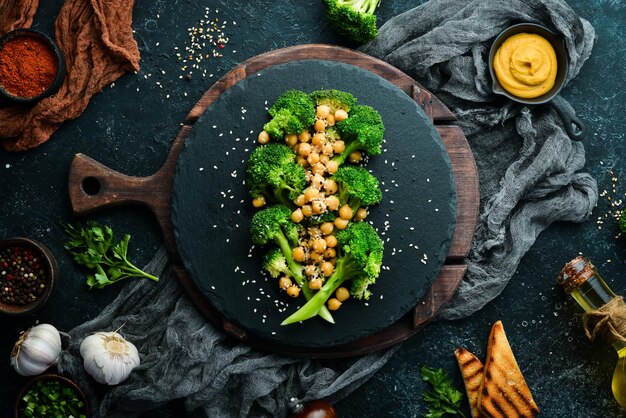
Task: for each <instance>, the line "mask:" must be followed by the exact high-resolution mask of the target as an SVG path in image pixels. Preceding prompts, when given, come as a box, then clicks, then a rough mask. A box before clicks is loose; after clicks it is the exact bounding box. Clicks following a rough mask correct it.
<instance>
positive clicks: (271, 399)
mask: <svg viewBox="0 0 626 418" xmlns="http://www.w3.org/2000/svg"><path fill="white" fill-rule="evenodd" d="M145 270H146V271H147V272H149V273H151V274H154V275H156V276H159V277H160V281H159V283H158V284H155V283H154V282H151V281H147V280H136V281H135V282H133V283H129V284H127V285H126V286H125V287H124V288H123V289H122V291H121V292H120V294H119V296H118V297H117V298H116V299H115V300H114V301H113V302H112V303H111V304H110V305H109V306H107V308H105V309H104V311H102V312H101V313H100V314H99V315H98V317H96V318H94V319H93V320H91V321H89V322H86V323H84V324H82V325H79V326H78V327H76V328H74V329H73V330H72V331H70V333H69V334H70V336H71V340H70V341H71V342H70V346H69V347H68V348H67V349H66V350H64V351H63V352H62V354H61V358H60V359H59V362H58V369H59V371H60V372H61V373H67V374H69V375H71V376H72V377H73V378H74V379H76V381H77V382H78V383H79V385H80V386H81V388H83V389H85V390H86V392H87V396H88V397H90V399H92V404H94V405H96V411H94V412H95V416H97V417H103V418H117V417H119V418H130V417H134V416H137V415H138V414H139V413H140V412H145V411H149V410H151V409H154V408H157V407H159V406H162V405H164V404H165V403H167V402H168V401H171V400H174V399H179V398H185V406H186V408H187V410H188V411H189V413H190V414H193V416H203V417H210V418H220V417H242V418H244V417H284V416H286V414H287V409H288V408H287V402H289V399H290V398H291V397H293V396H295V397H298V398H299V399H302V400H304V401H306V400H311V399H321V398H325V399H328V400H330V401H338V400H339V399H341V398H343V397H345V396H347V395H348V394H349V393H350V392H352V391H353V390H354V389H356V388H357V387H359V386H360V385H362V384H363V383H364V382H365V381H366V380H367V379H369V378H370V377H371V376H372V375H373V374H374V373H375V372H376V371H377V370H378V369H380V368H381V367H382V366H383V365H384V364H385V363H386V362H387V360H388V359H389V358H390V357H391V356H392V355H393V353H394V352H395V350H394V349H391V350H384V351H381V352H378V353H373V354H370V355H366V356H363V357H360V358H358V359H353V360H349V361H347V360H342V361H337V362H324V363H322V362H320V361H316V360H302V359H295V358H289V357H282V356H278V355H273V354H267V353H263V352H259V351H256V350H254V349H252V348H251V347H250V346H248V345H245V344H238V343H237V342H236V341H235V340H234V339H232V338H231V337H229V336H227V335H226V334H225V333H223V332H222V331H221V330H218V329H216V328H215V327H213V326H212V325H211V324H210V323H208V322H207V321H206V319H205V318H204V317H203V316H202V315H201V314H200V312H198V310H197V309H196V308H195V307H194V306H193V303H192V302H191V301H190V300H189V298H188V297H187V296H186V294H185V292H184V291H183V289H182V287H181V286H180V284H179V283H178V280H177V278H176V276H175V275H174V273H173V271H172V270H171V268H170V266H169V260H168V257H167V253H166V252H165V250H164V249H163V248H162V249H161V250H160V251H159V252H158V253H157V254H156V255H155V257H154V258H153V259H152V261H150V263H149V264H148V266H146V268H145ZM120 327H121V329H120V331H119V332H120V333H121V334H122V335H123V336H124V337H125V338H126V339H128V340H129V341H131V342H132V343H133V344H135V345H136V347H137V349H138V350H139V353H140V359H141V365H140V366H139V367H138V368H137V369H135V370H134V371H133V372H132V373H131V374H130V377H129V378H128V380H127V381H125V382H124V383H122V384H120V385H118V386H114V387H111V388H110V389H109V390H108V391H106V393H105V394H104V396H101V392H102V390H101V388H99V387H98V385H96V384H94V381H93V379H91V378H90V377H89V376H88V375H87V374H86V372H85V370H84V368H83V361H82V358H81V356H80V343H81V342H82V340H83V339H84V338H85V337H86V336H87V335H90V334H92V333H94V332H97V331H100V330H115V329H117V328H120Z"/></svg>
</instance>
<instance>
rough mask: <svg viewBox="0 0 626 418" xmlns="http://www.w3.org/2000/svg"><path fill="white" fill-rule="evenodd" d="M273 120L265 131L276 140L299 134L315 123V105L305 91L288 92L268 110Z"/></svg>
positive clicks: (265, 126)
mask: <svg viewBox="0 0 626 418" xmlns="http://www.w3.org/2000/svg"><path fill="white" fill-rule="evenodd" d="M268 112H269V114H270V116H272V120H271V121H269V122H268V123H266V124H265V125H264V126H263V129H264V130H265V131H266V132H267V133H268V134H269V135H270V136H271V137H272V138H274V139H282V137H283V136H284V135H285V134H299V133H301V132H302V131H304V130H305V129H307V128H308V127H309V126H311V125H313V122H315V104H314V103H313V99H311V97H310V96H309V95H308V94H306V93H305V92H303V91H300V90H287V91H286V92H285V93H283V94H282V95H281V96H280V97H279V98H278V99H277V100H276V102H274V104H273V105H272V107H270V108H269V110H268Z"/></svg>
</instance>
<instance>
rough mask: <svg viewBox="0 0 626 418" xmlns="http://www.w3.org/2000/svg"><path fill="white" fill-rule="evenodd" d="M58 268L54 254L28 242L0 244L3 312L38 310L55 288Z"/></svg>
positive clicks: (0, 306) (10, 240)
mask: <svg viewBox="0 0 626 418" xmlns="http://www.w3.org/2000/svg"><path fill="white" fill-rule="evenodd" d="M58 276H59V266H58V264H57V262H56V259H55V258H54V256H53V255H52V253H51V252H50V251H49V250H48V249H47V248H46V247H45V246H44V245H43V244H41V243H39V242H37V241H35V240H32V239H29V238H8V239H5V240H0V312H4V313H6V314H12V315H21V314H27V313H31V312H33V311H35V310H37V309H39V308H40V307H41V306H42V305H43V304H44V303H45V302H46V300H47V299H48V297H49V296H50V293H52V290H53V289H54V287H55V286H56V284H57V282H58Z"/></svg>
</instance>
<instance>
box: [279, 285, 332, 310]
mask: <svg viewBox="0 0 626 418" xmlns="http://www.w3.org/2000/svg"><path fill="white" fill-rule="evenodd" d="M287 294H288V295H289V296H291V297H292V298H297V297H298V296H299V295H300V288H299V287H298V286H289V287H288V288H287ZM335 300H336V299H335ZM339 303H341V302H339ZM328 309H330V308H328Z"/></svg>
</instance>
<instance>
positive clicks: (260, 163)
mask: <svg viewBox="0 0 626 418" xmlns="http://www.w3.org/2000/svg"><path fill="white" fill-rule="evenodd" d="M295 161H296V155H295V154H294V153H293V151H292V150H291V149H290V148H289V147H288V146H286V145H283V144H268V145H263V146H260V147H257V148H256V149H255V150H254V151H253V152H252V154H251V155H250V158H249V159H248V167H247V169H246V173H247V180H246V184H247V185H248V189H249V190H250V195H251V196H252V197H258V196H259V195H263V196H265V197H266V198H268V199H270V200H274V201H276V202H279V203H282V204H284V205H287V206H292V205H293V202H292V200H293V199H295V198H296V197H298V195H299V194H300V193H301V192H302V190H303V189H304V188H305V186H306V171H305V170H304V168H302V166H300V165H298V164H296V162H295Z"/></svg>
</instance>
